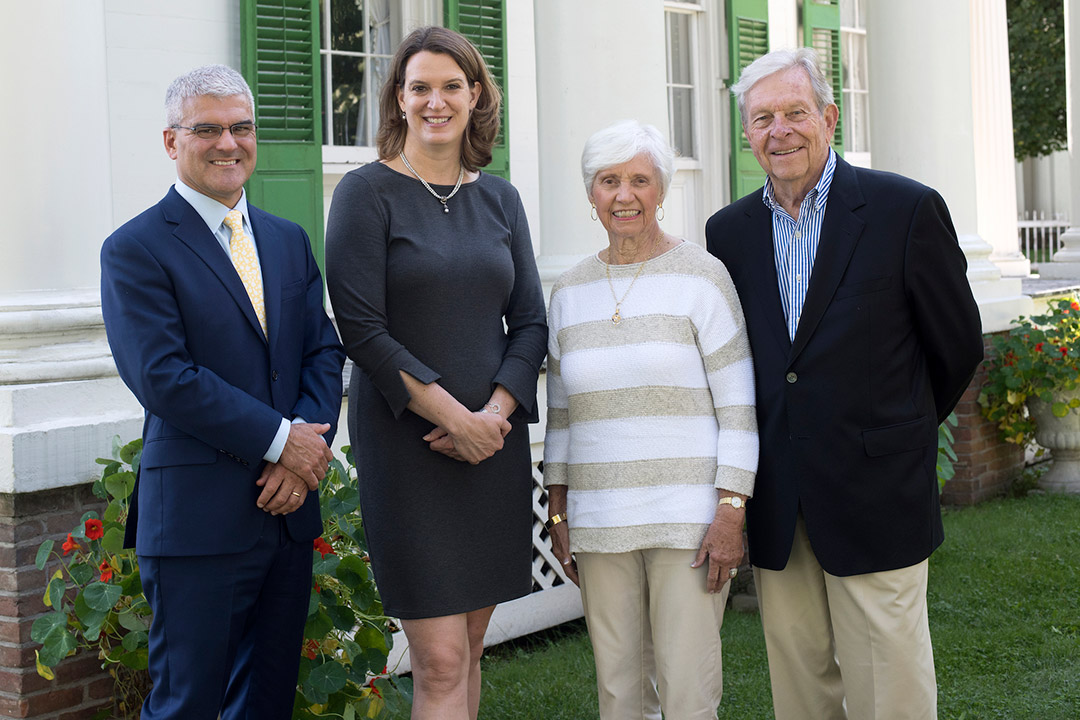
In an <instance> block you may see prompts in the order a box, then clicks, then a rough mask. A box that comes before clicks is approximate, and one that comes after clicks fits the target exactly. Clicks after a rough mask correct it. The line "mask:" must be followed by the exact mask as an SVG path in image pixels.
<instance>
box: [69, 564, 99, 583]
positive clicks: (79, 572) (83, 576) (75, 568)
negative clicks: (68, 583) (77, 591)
mask: <svg viewBox="0 0 1080 720" xmlns="http://www.w3.org/2000/svg"><path fill="white" fill-rule="evenodd" d="M68 572H69V573H71V578H72V579H73V580H74V581H75V582H76V583H78V584H79V585H85V584H86V583H88V582H90V581H91V580H92V579H93V577H94V573H95V572H96V569H95V568H92V567H90V566H89V565H88V564H86V563H83V562H80V563H73V564H72V565H71V566H70V567H68Z"/></svg>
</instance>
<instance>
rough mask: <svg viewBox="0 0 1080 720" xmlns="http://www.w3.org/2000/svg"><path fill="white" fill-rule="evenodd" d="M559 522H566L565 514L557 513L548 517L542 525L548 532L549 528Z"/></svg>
mask: <svg viewBox="0 0 1080 720" xmlns="http://www.w3.org/2000/svg"><path fill="white" fill-rule="evenodd" d="M561 522H566V513H557V514H555V515H552V516H551V517H549V518H548V519H547V521H546V522H545V523H544V529H545V530H548V531H550V530H551V528H553V527H555V526H556V525H558V524H559V523H561Z"/></svg>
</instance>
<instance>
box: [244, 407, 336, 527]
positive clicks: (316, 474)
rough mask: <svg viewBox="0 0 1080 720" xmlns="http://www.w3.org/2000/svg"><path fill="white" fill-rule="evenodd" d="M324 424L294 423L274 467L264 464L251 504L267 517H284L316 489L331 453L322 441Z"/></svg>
mask: <svg viewBox="0 0 1080 720" xmlns="http://www.w3.org/2000/svg"><path fill="white" fill-rule="evenodd" d="M329 430H330V426H329V425H327V424H326V423H295V424H293V425H292V426H291V427H290V428H289V439H288V440H287V441H286V442H285V448H284V449H283V450H282V451H281V457H280V458H278V461H277V462H276V463H272V462H268V463H266V467H264V468H263V471H262V474H260V475H259V479H258V480H256V481H255V484H256V485H258V486H259V487H261V488H262V492H261V493H260V494H259V497H258V499H257V500H256V501H255V504H256V505H257V506H258V507H259V508H260V509H261V510H264V511H266V512H268V513H270V514H271V515H287V514H289V513H291V512H293V511H295V510H297V509H299V507H300V506H301V505H303V504H304V500H305V499H306V498H307V494H308V492H310V491H313V490H317V489H318V488H319V481H320V480H322V479H323V478H324V477H326V469H327V466H328V465H329V464H330V461H331V460H333V459H334V453H333V452H332V451H331V450H330V448H329V446H327V444H326V441H325V440H323V437H322V436H323V434H324V433H326V432H327V431H329Z"/></svg>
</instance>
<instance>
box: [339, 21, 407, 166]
mask: <svg viewBox="0 0 1080 720" xmlns="http://www.w3.org/2000/svg"><path fill="white" fill-rule="evenodd" d="M319 17H320V19H321V20H322V28H321V30H322V32H321V38H320V41H321V42H320V55H321V58H322V79H323V98H324V102H323V138H324V144H326V145H337V146H346V147H355V146H374V145H375V132H376V131H377V129H378V127H379V90H380V88H382V84H383V80H384V79H385V77H386V73H387V71H388V69H389V67H390V60H391V58H392V57H393V54H394V51H395V50H396V49H397V46H398V43H399V42H400V41H401V38H402V17H401V9H400V3H398V2H392V0H320V2H319Z"/></svg>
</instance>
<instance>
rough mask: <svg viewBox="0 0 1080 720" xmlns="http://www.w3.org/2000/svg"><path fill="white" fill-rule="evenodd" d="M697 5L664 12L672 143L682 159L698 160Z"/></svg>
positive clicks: (674, 5) (671, 6)
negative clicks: (695, 60) (695, 59)
mask: <svg viewBox="0 0 1080 720" xmlns="http://www.w3.org/2000/svg"><path fill="white" fill-rule="evenodd" d="M699 12H701V8H700V7H698V6H697V5H696V3H685V2H683V3H669V4H668V5H667V7H666V8H665V12H664V26H665V34H666V37H667V100H668V123H669V125H670V127H669V136H670V138H671V144H672V146H673V147H674V148H675V150H676V152H678V154H679V156H680V157H682V158H695V159H696V158H698V154H699V153H698V141H697V116H696V113H697V103H698V99H697V82H696V78H695V72H694V70H695V65H696V63H695V62H694V58H695V56H696V53H697V37H696V33H697V19H698V18H697V15H698V13H699Z"/></svg>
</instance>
